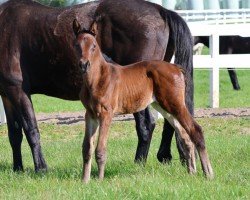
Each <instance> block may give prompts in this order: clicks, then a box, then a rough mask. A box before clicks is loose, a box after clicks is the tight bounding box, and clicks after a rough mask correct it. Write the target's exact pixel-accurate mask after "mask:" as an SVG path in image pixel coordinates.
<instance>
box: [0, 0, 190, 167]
mask: <svg viewBox="0 0 250 200" xmlns="http://www.w3.org/2000/svg"><path fill="white" fill-rule="evenodd" d="M111 4H112V6H111ZM97 6H99V3H98V2H92V3H87V4H81V5H77V6H73V7H67V8H60V9H58V8H51V7H46V6H43V5H40V4H39V3H36V2H34V1H31V0H10V1H8V2H6V3H4V4H2V5H1V6H0V27H1V29H0V94H1V97H2V99H3V103H4V108H5V111H6V117H7V125H8V135H9V141H10V144H11V147H12V151H13V163H14V165H13V168H14V170H23V163H22V156H21V143H22V139H23V135H22V131H24V133H25V135H26V138H27V140H28V143H29V145H30V148H31V151H32V155H33V159H34V165H35V170H36V171H39V170H44V169H47V166H46V162H45V160H44V158H43V154H42V151H41V145H40V134H39V130H38V126H37V122H36V118H35V114H34V110H33V106H32V101H31V95H32V94H45V95H48V96H53V97H57V98H61V99H66V100H79V92H80V88H81V86H82V76H81V73H80V70H79V67H78V60H77V58H76V56H75V55H76V54H75V48H74V39H75V35H74V33H73V30H72V22H73V20H74V19H78V21H79V22H80V24H81V26H82V27H83V28H86V29H88V28H89V27H90V25H91V24H92V22H93V20H94V19H95V11H96V8H97ZM110 6H111V7H110ZM120 6H122V7H120ZM124 8H126V12H124ZM99 9H100V10H99V11H100V13H101V15H102V17H101V18H102V19H103V20H100V22H99V23H98V26H99V28H100V39H99V42H100V45H101V49H102V50H103V52H104V53H106V54H107V55H108V56H110V57H111V58H112V59H113V60H114V61H115V62H118V63H121V64H129V63H133V62H136V61H140V60H152V59H155V60H161V59H164V60H167V61H169V60H170V59H171V57H172V55H173V53H174V52H175V56H176V61H175V62H176V63H178V64H181V65H182V66H183V67H184V68H185V70H186V77H185V80H186V83H187V90H186V103H187V106H188V108H189V110H190V112H191V113H192V112H193V79H192V70H193V68H192V67H193V66H192V46H193V44H192V37H191V34H190V32H189V29H188V27H187V25H186V23H185V22H184V21H183V20H182V18H181V17H179V16H178V15H177V14H176V13H174V12H171V11H168V10H166V9H163V8H162V7H160V6H158V5H155V4H152V3H149V2H144V1H141V0H135V1H132V0H128V1H121V0H117V1H103V3H102V6H101V7H99ZM121 9H122V11H121ZM114 10H117V11H115V12H114ZM122 15H123V16H122ZM131 20H132V21H131ZM132 22H133V23H132ZM101 27H103V28H101ZM132 44H133V48H132ZM134 116H135V120H136V129H137V134H138V139H139V142H138V147H137V153H136V157H135V160H137V161H139V160H146V158H147V154H148V149H149V145H150V141H151V136H152V132H153V129H154V126H155V124H154V121H153V118H152V117H151V115H150V112H149V110H148V109H145V110H144V111H141V112H138V113H136V114H134ZM173 130H174V129H173V128H172V126H171V125H170V124H169V123H167V122H165V125H164V131H163V139H162V143H161V146H160V149H159V153H158V159H159V160H160V161H164V160H170V159H171V154H170V143H171V138H172V135H173ZM166 138H167V139H166ZM179 149H181V148H179ZM180 152H181V151H180ZM182 156H183V155H182ZM183 157H184V156H183Z"/></svg>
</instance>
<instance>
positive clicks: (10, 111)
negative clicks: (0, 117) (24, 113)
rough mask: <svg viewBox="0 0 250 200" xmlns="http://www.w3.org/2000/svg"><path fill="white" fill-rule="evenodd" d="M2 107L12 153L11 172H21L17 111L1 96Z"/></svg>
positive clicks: (19, 127)
mask: <svg viewBox="0 0 250 200" xmlns="http://www.w3.org/2000/svg"><path fill="white" fill-rule="evenodd" d="M2 100H3V105H4V109H5V113H6V118H7V126H8V136H9V141H10V145H11V148H12V153H13V170H14V171H23V162H22V154H21V143H22V140H23V134H22V123H21V120H20V118H19V116H18V113H17V111H16V110H15V108H14V107H13V106H12V104H11V102H10V101H9V100H8V99H7V98H6V97H3V96H2Z"/></svg>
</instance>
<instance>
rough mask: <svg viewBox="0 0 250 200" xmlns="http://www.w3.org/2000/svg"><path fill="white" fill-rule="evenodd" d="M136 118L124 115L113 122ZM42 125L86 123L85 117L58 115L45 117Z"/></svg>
mask: <svg viewBox="0 0 250 200" xmlns="http://www.w3.org/2000/svg"><path fill="white" fill-rule="evenodd" d="M132 120H134V117H133V116H132V115H123V116H115V117H114V118H113V121H117V122H122V121H132ZM38 122H40V123H54V124H57V125H75V124H80V123H83V122H85V118H84V116H83V115H78V116H60V115H56V116H54V117H43V118H42V119H38Z"/></svg>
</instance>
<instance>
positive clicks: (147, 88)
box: [73, 20, 213, 183]
mask: <svg viewBox="0 0 250 200" xmlns="http://www.w3.org/2000/svg"><path fill="white" fill-rule="evenodd" d="M73 29H74V32H75V34H76V48H77V51H78V52H77V54H78V57H79V66H80V69H81V71H82V74H83V85H82V89H81V92H80V99H81V101H82V103H83V105H84V107H85V108H86V115H85V119H86V128H85V137H84V141H83V146H82V153H83V162H84V163H83V181H84V182H85V183H87V182H88V181H89V180H90V174H91V160H92V154H93V151H94V150H95V157H96V162H97V165H98V172H99V179H103V178H104V170H105V164H106V159H107V143H108V135H109V127H110V124H111V122H112V118H113V116H114V115H115V114H128V113H135V112H139V111H141V110H144V109H145V108H146V107H147V106H148V105H150V104H151V105H152V106H153V107H154V108H155V109H156V110H157V111H158V112H160V113H161V114H162V115H163V116H164V118H165V119H166V120H168V122H169V123H170V124H171V125H172V126H173V127H174V129H175V131H176V135H178V137H179V138H180V140H181V141H183V143H184V153H185V158H186V161H187V163H186V164H187V168H188V172H189V173H191V174H193V173H196V163H195V148H194V146H195V147H196V149H197V151H198V153H199V156H200V160H201V165H202V169H203V172H204V174H205V175H206V176H207V177H209V178H212V177H213V170H212V167H211V164H210V161H209V158H208V154H207V151H206V147H205V140H204V136H203V132H202V129H201V127H200V126H199V125H198V124H197V122H196V121H195V120H194V119H193V117H192V115H191V114H190V113H189V111H188V109H187V107H186V103H185V78H184V74H183V69H182V68H180V67H179V66H177V65H174V64H170V63H167V62H165V61H141V62H137V63H134V64H130V65H126V66H120V65H118V64H113V63H108V62H107V61H106V60H105V59H104V57H103V55H102V53H101V51H100V48H99V46H98V44H97V41H96V39H95V37H94V36H93V35H91V34H89V33H85V31H82V29H81V28H80V25H79V24H78V22H77V21H76V20H75V21H74V24H73ZM98 127H99V135H98V140H97V145H96V149H95V138H96V133H97V131H98Z"/></svg>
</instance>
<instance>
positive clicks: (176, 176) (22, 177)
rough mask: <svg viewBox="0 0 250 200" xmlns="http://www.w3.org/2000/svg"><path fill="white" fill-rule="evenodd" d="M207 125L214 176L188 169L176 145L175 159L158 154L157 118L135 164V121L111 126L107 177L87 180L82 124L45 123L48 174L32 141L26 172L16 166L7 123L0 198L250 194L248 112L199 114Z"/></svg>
mask: <svg viewBox="0 0 250 200" xmlns="http://www.w3.org/2000/svg"><path fill="white" fill-rule="evenodd" d="M198 122H199V123H200V124H201V125H202V126H203V128H204V130H205V137H206V142H207V147H208V152H209V154H210V159H211V162H212V164H213V167H214V171H215V179H214V180H211V181H209V180H206V179H205V178H204V177H203V175H202V173H201V170H200V164H199V165H198V169H199V170H198V172H199V173H198V174H197V175H195V176H191V175H188V174H187V172H186V168H185V167H182V166H181V164H180V162H179V160H178V155H177V151H176V147H175V144H173V146H172V150H173V157H174V160H173V161H172V164H170V165H162V164H160V163H158V161H157V160H156V153H157V150H158V147H159V143H160V136H161V128H162V125H163V121H162V120H159V121H158V122H157V126H156V130H155V133H154V136H153V140H152V145H151V149H150V153H149V157H148V162H147V164H146V166H145V167H142V166H139V165H136V164H134V162H133V159H134V153H135V148H136V143H137V137H136V132H135V129H134V122H133V121H125V122H123V123H121V122H114V123H113V125H112V128H111V134H110V140H109V148H108V162H107V168H106V178H105V179H104V181H103V182H100V181H98V180H97V179H96V178H97V166H96V164H94V167H93V172H94V177H93V176H92V178H93V179H92V180H91V181H90V183H89V184H87V185H83V184H82V183H81V181H80V179H81V166H82V158H81V143H82V138H83V124H80V125H71V126H66V125H60V126H59V125H53V124H40V129H41V133H42V136H41V137H42V145H43V150H44V154H45V157H46V159H47V162H48V164H49V172H48V173H47V174H42V173H40V174H35V173H34V170H33V162H32V158H31V153H30V150H29V147H28V144H27V142H26V140H25V142H24V143H23V156H24V166H25V172H24V173H13V172H12V169H11V168H12V163H11V162H12V161H11V159H10V158H11V151H10V145H9V143H8V138H7V132H6V127H5V126H1V127H0V152H1V154H0V177H1V181H0V199H163V198H167V199H187V198H189V199H204V198H205V199H249V197H250V192H249V187H250V184H249V179H250V170H249V166H250V161H249V152H250V137H249V131H250V127H249V118H248V119H246V118H245V119H244V118H238V119H237V118H236V119H223V118H212V119H198Z"/></svg>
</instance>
